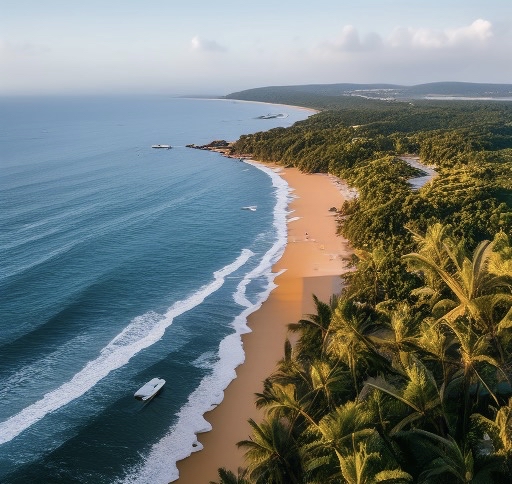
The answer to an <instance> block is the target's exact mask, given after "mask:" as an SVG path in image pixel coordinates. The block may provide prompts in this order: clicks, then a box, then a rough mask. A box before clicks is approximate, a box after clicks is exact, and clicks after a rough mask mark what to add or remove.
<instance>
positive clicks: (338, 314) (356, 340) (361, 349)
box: [327, 299, 387, 395]
mask: <svg viewBox="0 0 512 484" xmlns="http://www.w3.org/2000/svg"><path fill="white" fill-rule="evenodd" d="M375 328H376V324H375V322H374V321H373V320H372V319H371V317H370V315H369V313H368V311H367V308H366V307H364V306H361V305H358V304H357V303H355V302H353V301H351V300H344V299H340V300H339V303H338V307H337V308H336V309H335V311H334V314H333V316H332V320H331V325H330V327H329V334H328V339H327V352H328V354H329V355H331V356H333V357H335V358H337V359H339V360H341V361H343V362H344V363H346V364H347V366H348V367H349V369H350V373H351V375H352V382H353V385H354V390H355V393H356V395H357V394H358V393H359V390H360V388H359V381H358V380H359V378H358V367H361V366H363V365H364V366H366V367H367V368H368V367H370V366H373V367H378V366H379V364H380V366H382V365H383V364H384V365H387V361H386V360H385V358H384V357H383V356H382V355H380V354H379V353H378V352H377V350H376V347H375V344H374V343H373V342H372V340H371V338H370V335H371V334H372V333H374V332H375ZM370 360H372V365H370Z"/></svg>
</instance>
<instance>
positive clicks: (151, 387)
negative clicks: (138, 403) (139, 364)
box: [134, 378, 165, 402]
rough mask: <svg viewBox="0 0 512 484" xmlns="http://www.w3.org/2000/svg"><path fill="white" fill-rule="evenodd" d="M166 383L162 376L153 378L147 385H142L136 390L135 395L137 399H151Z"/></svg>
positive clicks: (144, 400) (146, 400) (145, 400)
mask: <svg viewBox="0 0 512 484" xmlns="http://www.w3.org/2000/svg"><path fill="white" fill-rule="evenodd" d="M164 385H165V380H164V379H162V378H153V379H152V380H149V381H148V382H147V383H146V384H145V385H143V386H141V387H140V388H139V389H138V390H137V391H136V392H135V395H134V397H135V398H136V399H137V400H142V401H143V402H148V401H149V400H151V399H152V398H153V397H154V396H155V395H156V394H157V393H158V392H159V391H160V390H161V388H162V387H163V386H164Z"/></svg>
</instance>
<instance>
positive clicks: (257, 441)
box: [237, 418, 302, 484]
mask: <svg viewBox="0 0 512 484" xmlns="http://www.w3.org/2000/svg"><path fill="white" fill-rule="evenodd" d="M249 424H250V425H251V427H252V430H253V435H252V437H251V438H250V439H249V440H242V441H241V442H238V444H237V445H238V447H242V448H244V449H246V452H245V458H246V460H247V463H248V465H247V471H248V475H249V479H250V481H251V482H255V483H257V484H299V483H300V482H302V481H301V474H302V465H301V461H300V456H299V453H298V448H297V444H296V442H295V438H294V436H293V433H292V432H291V431H290V426H289V424H288V423H287V420H286V419H279V418H270V419H267V420H263V421H262V423H261V424H259V425H258V424H257V423H256V422H255V421H254V420H252V419H251V420H249Z"/></svg>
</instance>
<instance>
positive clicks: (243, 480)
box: [210, 467, 251, 484]
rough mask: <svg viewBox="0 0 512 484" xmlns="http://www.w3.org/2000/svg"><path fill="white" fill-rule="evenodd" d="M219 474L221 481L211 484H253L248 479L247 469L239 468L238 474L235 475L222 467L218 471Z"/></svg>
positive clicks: (211, 483)
mask: <svg viewBox="0 0 512 484" xmlns="http://www.w3.org/2000/svg"><path fill="white" fill-rule="evenodd" d="M218 473H219V481H218V482H215V481H210V484H251V482H250V481H249V479H248V478H247V474H248V472H247V469H243V468H242V467H239V468H238V474H237V475H235V474H234V473H233V472H231V471H229V470H227V469H225V468H224V467H221V468H220V469H219V470H218Z"/></svg>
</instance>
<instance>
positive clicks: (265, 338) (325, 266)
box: [175, 165, 351, 484]
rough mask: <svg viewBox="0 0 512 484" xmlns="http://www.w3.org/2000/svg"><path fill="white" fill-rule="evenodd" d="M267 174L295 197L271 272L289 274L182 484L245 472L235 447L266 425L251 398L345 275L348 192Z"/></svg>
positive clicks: (258, 317) (254, 317)
mask: <svg viewBox="0 0 512 484" xmlns="http://www.w3.org/2000/svg"><path fill="white" fill-rule="evenodd" d="M268 166H271V167H272V168H273V169H274V170H275V171H277V172H278V173H279V174H280V175H281V176H282V177H283V178H284V179H285V180H286V181H287V182H288V184H289V186H290V187H291V188H292V189H293V192H292V193H293V195H294V196H295V197H296V198H294V200H293V201H292V202H291V204H290V206H289V209H290V210H291V211H293V213H291V214H290V215H289V217H288V220H289V223H288V244H287V247H286V249H285V252H284V254H283V257H282V258H281V259H280V260H279V261H278V262H277V263H276V264H275V265H274V267H273V270H274V272H280V271H282V270H284V272H283V273H282V274H280V275H279V276H278V277H277V278H276V279H275V283H276V284H277V286H278V287H277V288H276V289H274V290H273V291H272V293H271V294H270V296H269V298H268V299H267V300H266V301H265V302H264V303H263V305H262V306H261V308H260V309H259V310H258V311H256V312H255V313H253V314H251V315H250V316H249V321H248V324H249V327H250V328H251V330H252V332H251V333H248V334H245V335H243V343H244V351H245V354H246V359H245V362H244V364H242V365H241V366H239V367H238V368H237V370H236V373H237V378H236V379H235V380H233V381H232V382H231V384H230V385H229V387H228V388H227V389H226V391H225V394H224V400H223V401H222V403H221V404H220V405H219V406H218V407H217V408H215V409H214V410H212V411H211V412H209V413H207V414H206V415H205V418H206V420H208V421H209V422H210V423H211V425H212V430H211V431H210V432H206V433H203V434H199V435H198V440H199V442H201V444H202V445H203V447H204V448H203V450H201V451H199V452H196V453H193V454H192V455H191V456H190V457H188V458H187V459H185V460H183V461H181V462H179V463H178V470H179V474H180V477H179V479H178V480H177V481H175V482H178V483H182V484H208V483H209V482H210V481H216V480H218V473H217V469H218V468H219V467H225V468H227V469H230V470H232V471H233V472H235V473H236V470H237V468H238V467H243V466H244V465H245V464H244V459H243V451H241V450H238V448H237V446H236V443H237V442H239V441H240V440H244V439H247V438H248V437H249V436H250V433H251V431H250V426H249V424H248V422H247V421H248V419H249V418H253V419H254V420H256V421H259V420H260V419H261V417H262V413H261V412H260V411H259V410H257V409H256V408H255V405H254V400H255V396H254V394H255V393H256V392H259V391H261V390H262V389H263V385H262V382H263V380H264V379H265V378H266V377H267V376H269V375H270V373H271V372H272V371H273V370H274V368H275V366H276V363H277V361H279V360H280V359H281V358H282V356H283V348H284V342H285V339H286V336H287V325H288V324H289V323H292V322H297V321H298V320H299V319H301V318H302V317H303V316H304V315H305V314H308V313H312V312H314V304H313V301H312V295H313V294H315V295H316V296H317V297H319V298H320V299H321V300H323V301H328V300H329V298H330V296H331V295H332V294H333V293H335V292H338V291H339V290H340V287H341V279H340V278H339V275H340V274H342V273H343V272H346V271H347V267H346V265H347V264H346V259H347V258H348V257H349V256H350V253H351V252H350V248H349V245H348V242H347V241H346V240H345V239H343V238H342V237H339V236H337V235H336V218H335V217H336V214H335V212H332V211H329V209H330V208H331V207H336V208H340V207H341V205H342V203H343V201H344V195H343V192H345V190H343V185H342V184H340V182H339V181H338V180H337V179H335V178H333V177H330V176H328V175H324V174H313V175H307V174H303V173H300V172H299V171H298V170H297V169H295V168H282V167H276V166H272V165H268ZM346 195H347V196H348V193H346Z"/></svg>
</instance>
